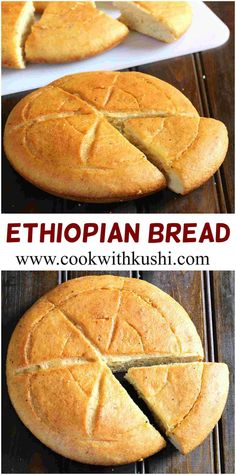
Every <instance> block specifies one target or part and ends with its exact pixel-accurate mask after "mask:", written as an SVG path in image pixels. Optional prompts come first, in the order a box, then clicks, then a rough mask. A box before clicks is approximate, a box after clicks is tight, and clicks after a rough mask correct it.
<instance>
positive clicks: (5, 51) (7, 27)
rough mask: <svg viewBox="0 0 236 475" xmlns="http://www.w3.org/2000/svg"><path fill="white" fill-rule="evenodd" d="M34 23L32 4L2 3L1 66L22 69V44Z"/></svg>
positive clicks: (23, 62) (23, 65)
mask: <svg viewBox="0 0 236 475" xmlns="http://www.w3.org/2000/svg"><path fill="white" fill-rule="evenodd" d="M33 22H34V6H33V2H2V65H3V67H5V68H15V69H24V68H25V61H24V43H25V40H26V36H27V35H28V34H29V32H30V28H31V26H32V24H33Z"/></svg>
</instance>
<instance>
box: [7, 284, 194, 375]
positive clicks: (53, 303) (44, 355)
mask: <svg viewBox="0 0 236 475" xmlns="http://www.w3.org/2000/svg"><path fill="white" fill-rule="evenodd" d="M72 329H73V332H72ZM81 332H82V336H81ZM70 334H71V336H70ZM55 335H57V337H56V336H55ZM69 336H70V338H69V340H67V338H68V337H69ZM82 343H83V344H82ZM91 344H92V345H93V352H92V354H91V355H90V354H89V349H88V347H87V345H89V346H91ZM9 348H10V354H11V355H13V356H12V357H11V358H9V361H11V360H13V362H12V365H13V369H15V367H23V366H26V365H34V364H40V363H41V362H42V361H47V360H53V359H57V358H59V357H60V355H62V354H63V356H64V357H65V358H73V357H76V356H77V357H80V358H83V357H85V356H84V354H86V359H94V358H95V356H96V355H98V354H99V355H103V356H104V357H105V358H106V359H107V358H109V361H111V359H112V358H115V359H118V358H119V357H121V359H122V357H123V356H128V357H130V359H132V358H135V356H140V355H141V356H145V357H148V356H149V355H150V356H151V357H153V356H156V358H157V359H158V358H162V357H164V356H166V357H170V358H171V357H172V358H178V357H182V358H187V357H189V356H191V357H193V358H195V359H202V358H203V349H202V345H201V341H200V338H199V336H198V334H197V331H196V329H195V327H194V325H193V323H192V321H191V320H190V318H189V316H188V315H187V313H186V312H185V310H184V309H183V308H182V307H181V306H180V305H179V304H178V303H177V302H176V301H175V300H174V299H172V298H171V297H170V296H169V295H167V294H166V293H164V292H162V291H161V290H160V289H158V288H157V287H155V286H153V285H151V284H148V283H147V282H143V281H142V282H141V281H139V280H137V279H129V278H119V277H115V276H109V275H108V276H95V277H82V278H78V279H73V280H71V281H69V282H66V283H64V284H62V285H60V286H58V287H56V288H55V289H53V290H52V291H51V292H49V293H47V294H46V295H45V296H44V297H43V298H41V299H40V300H39V301H38V302H36V303H35V304H34V306H33V307H31V309H30V310H29V311H28V312H27V313H26V314H25V316H24V317H23V319H22V320H21V321H20V323H19V325H18V326H17V328H16V330H15V333H14V334H13V337H12V341H11V344H10V347H9ZM78 348H80V350H78ZM79 351H80V352H79ZM53 355H54V357H53ZM14 365H15V366H14Z"/></svg>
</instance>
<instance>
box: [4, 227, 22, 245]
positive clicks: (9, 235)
mask: <svg viewBox="0 0 236 475" xmlns="http://www.w3.org/2000/svg"><path fill="white" fill-rule="evenodd" d="M20 226H21V223H10V224H8V225H7V242H20V238H19V237H13V236H14V235H17V236H19V229H15V228H16V227H17V228H20Z"/></svg>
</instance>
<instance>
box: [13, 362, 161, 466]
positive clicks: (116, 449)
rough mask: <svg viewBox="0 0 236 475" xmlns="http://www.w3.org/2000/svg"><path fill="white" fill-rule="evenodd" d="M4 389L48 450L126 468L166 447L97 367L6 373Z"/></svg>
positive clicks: (105, 372)
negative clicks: (122, 465) (127, 465)
mask: <svg viewBox="0 0 236 475" xmlns="http://www.w3.org/2000/svg"><path fill="white" fill-rule="evenodd" d="M8 390H9V394H10V397H11V400H12V403H13V405H14V407H15V409H16V411H17V413H18V414H19V416H20V418H21V419H22V421H23V422H24V424H25V425H26V426H27V427H28V428H29V429H30V430H31V431H32V432H33V433H34V434H35V435H36V436H37V437H38V438H39V439H40V440H41V441H42V442H43V443H44V444H46V445H47V446H48V447H50V448H51V449H53V450H54V451H56V452H58V453H59V454H61V455H63V456H65V457H69V458H71V459H73V460H76V461H79V462H82V463H89V464H99V465H116V464H125V463H130V462H133V461H136V460H138V459H140V458H143V457H147V456H149V455H151V454H153V453H155V452H158V451H159V450H161V449H162V448H163V447H164V446H165V441H164V439H163V438H162V437H161V435H160V434H159V433H158V432H157V431H156V430H155V429H154V428H153V427H152V426H151V425H150V424H149V423H148V421H147V419H146V417H145V416H144V414H142V412H141V411H140V410H139V408H138V407H137V406H136V405H135V404H134V403H133V401H132V399H131V398H130V397H129V396H128V394H127V393H126V391H125V390H124V389H123V388H122V386H121V385H120V384H119V383H118V381H117V380H116V379H115V378H114V376H113V375H112V373H111V372H110V370H109V369H108V368H106V367H104V366H102V365H101V363H84V364H81V365H71V366H67V367H66V368H60V367H59V368H54V369H47V370H40V371H35V372H32V373H21V374H17V375H9V374H8ZM127 411H128V414H129V417H127ZM124 418H125V420H126V423H125V424H124Z"/></svg>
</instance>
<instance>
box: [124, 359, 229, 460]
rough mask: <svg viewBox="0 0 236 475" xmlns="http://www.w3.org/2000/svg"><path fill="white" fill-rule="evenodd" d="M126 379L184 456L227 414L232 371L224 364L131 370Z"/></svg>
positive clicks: (161, 366) (168, 366)
mask: <svg viewBox="0 0 236 475" xmlns="http://www.w3.org/2000/svg"><path fill="white" fill-rule="evenodd" d="M125 378H126V379H127V380H128V381H129V382H130V383H131V384H132V385H133V386H134V387H135V389H136V390H137V392H138V393H139V395H140V397H141V398H142V399H144V401H145V402H146V404H147V405H148V407H149V408H150V410H151V411H152V413H153V415H154V417H155V419H156V420H157V423H158V424H159V425H160V426H161V427H162V428H163V430H164V431H165V433H166V435H167V437H169V439H170V440H171V442H172V443H173V444H174V445H175V447H177V449H178V450H180V452H181V453H182V454H184V455H186V454H188V453H189V452H191V451H192V450H193V449H195V448H196V447H197V446H198V445H200V444H201V443H202V442H203V441H204V439H205V438H206V437H207V436H208V434H209V433H210V432H211V431H212V430H213V428H214V427H215V425H216V423H217V422H218V420H219V419H220V417H221V415H222V412H223V410H224V407H225V404H226V400H227V396H228V389H229V371H228V367H227V365H226V364H224V363H201V362H196V363H183V364H172V365H160V366H151V367H143V368H130V369H129V371H128V372H127V374H126V376H125Z"/></svg>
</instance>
